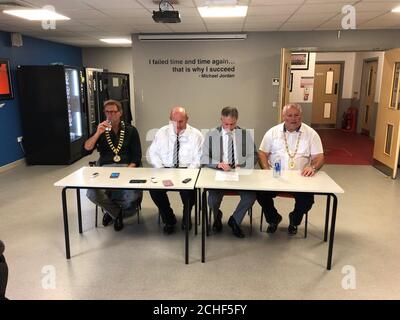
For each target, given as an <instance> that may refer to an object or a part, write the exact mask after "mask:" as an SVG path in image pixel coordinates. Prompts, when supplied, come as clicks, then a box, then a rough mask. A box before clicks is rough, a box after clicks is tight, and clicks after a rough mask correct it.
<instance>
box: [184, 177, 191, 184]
mask: <svg viewBox="0 0 400 320" xmlns="http://www.w3.org/2000/svg"><path fill="white" fill-rule="evenodd" d="M191 180H192V179H191V178H186V179H185V180H182V182H183V183H188V182H189V181H191Z"/></svg>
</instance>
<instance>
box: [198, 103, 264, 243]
mask: <svg viewBox="0 0 400 320" xmlns="http://www.w3.org/2000/svg"><path fill="white" fill-rule="evenodd" d="M238 117H239V113H238V110H237V109H236V108H233V107H225V108H223V109H222V111H221V126H220V127H217V128H215V129H213V130H211V131H210V132H208V134H207V135H206V137H205V139H204V146H203V155H202V160H201V164H202V165H203V166H207V167H209V168H213V169H219V170H223V171H229V170H232V169H235V168H247V169H252V168H254V165H255V164H256V163H257V159H258V157H257V148H256V146H255V145H254V139H253V137H252V135H251V132H250V131H249V130H246V129H241V128H240V127H239V126H238V125H237V120H238ZM225 193H226V191H225V190H210V191H209V193H208V194H209V196H208V205H209V206H210V208H211V210H212V211H213V213H214V223H213V230H214V231H215V232H220V231H222V212H221V210H220V209H219V208H220V206H221V202H222V198H223V197H224V195H225ZM236 193H237V194H239V195H240V202H239V204H238V205H237V207H236V209H235V211H234V212H233V214H232V216H230V218H229V220H228V225H229V226H230V227H231V228H232V232H233V234H234V235H235V236H236V237H238V238H244V234H243V232H242V230H241V229H240V224H241V223H242V220H243V218H244V216H245V214H246V212H247V210H249V209H250V208H251V207H252V205H253V203H254V202H255V200H256V193H255V192H250V191H236Z"/></svg>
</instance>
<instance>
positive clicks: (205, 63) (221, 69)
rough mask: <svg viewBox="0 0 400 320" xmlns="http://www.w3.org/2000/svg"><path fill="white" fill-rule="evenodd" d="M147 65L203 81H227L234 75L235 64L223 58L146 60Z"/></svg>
mask: <svg viewBox="0 0 400 320" xmlns="http://www.w3.org/2000/svg"><path fill="white" fill-rule="evenodd" d="M148 64H149V65H152V66H164V67H168V68H169V70H170V71H171V72H172V73H176V74H183V73H185V74H191V75H193V76H196V77H199V78H203V79H210V78H211V79H212V78H214V79H227V78H234V77H235V75H236V65H235V62H234V61H231V60H229V59H225V58H218V59H208V58H207V59H205V58H192V59H178V58H153V59H149V60H148Z"/></svg>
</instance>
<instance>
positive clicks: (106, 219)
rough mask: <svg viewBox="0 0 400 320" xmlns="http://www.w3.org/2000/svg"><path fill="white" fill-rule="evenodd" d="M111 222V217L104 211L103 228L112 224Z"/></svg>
mask: <svg viewBox="0 0 400 320" xmlns="http://www.w3.org/2000/svg"><path fill="white" fill-rule="evenodd" d="M112 221H113V219H112V217H111V216H110V215H109V214H108V213H107V212H106V211H104V215H103V226H105V227H107V226H108V225H109V224H111V223H112Z"/></svg>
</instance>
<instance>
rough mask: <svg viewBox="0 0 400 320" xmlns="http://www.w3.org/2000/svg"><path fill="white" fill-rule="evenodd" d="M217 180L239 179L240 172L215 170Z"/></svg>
mask: <svg viewBox="0 0 400 320" xmlns="http://www.w3.org/2000/svg"><path fill="white" fill-rule="evenodd" d="M215 181H239V173H238V172H235V171H217V172H215Z"/></svg>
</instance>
